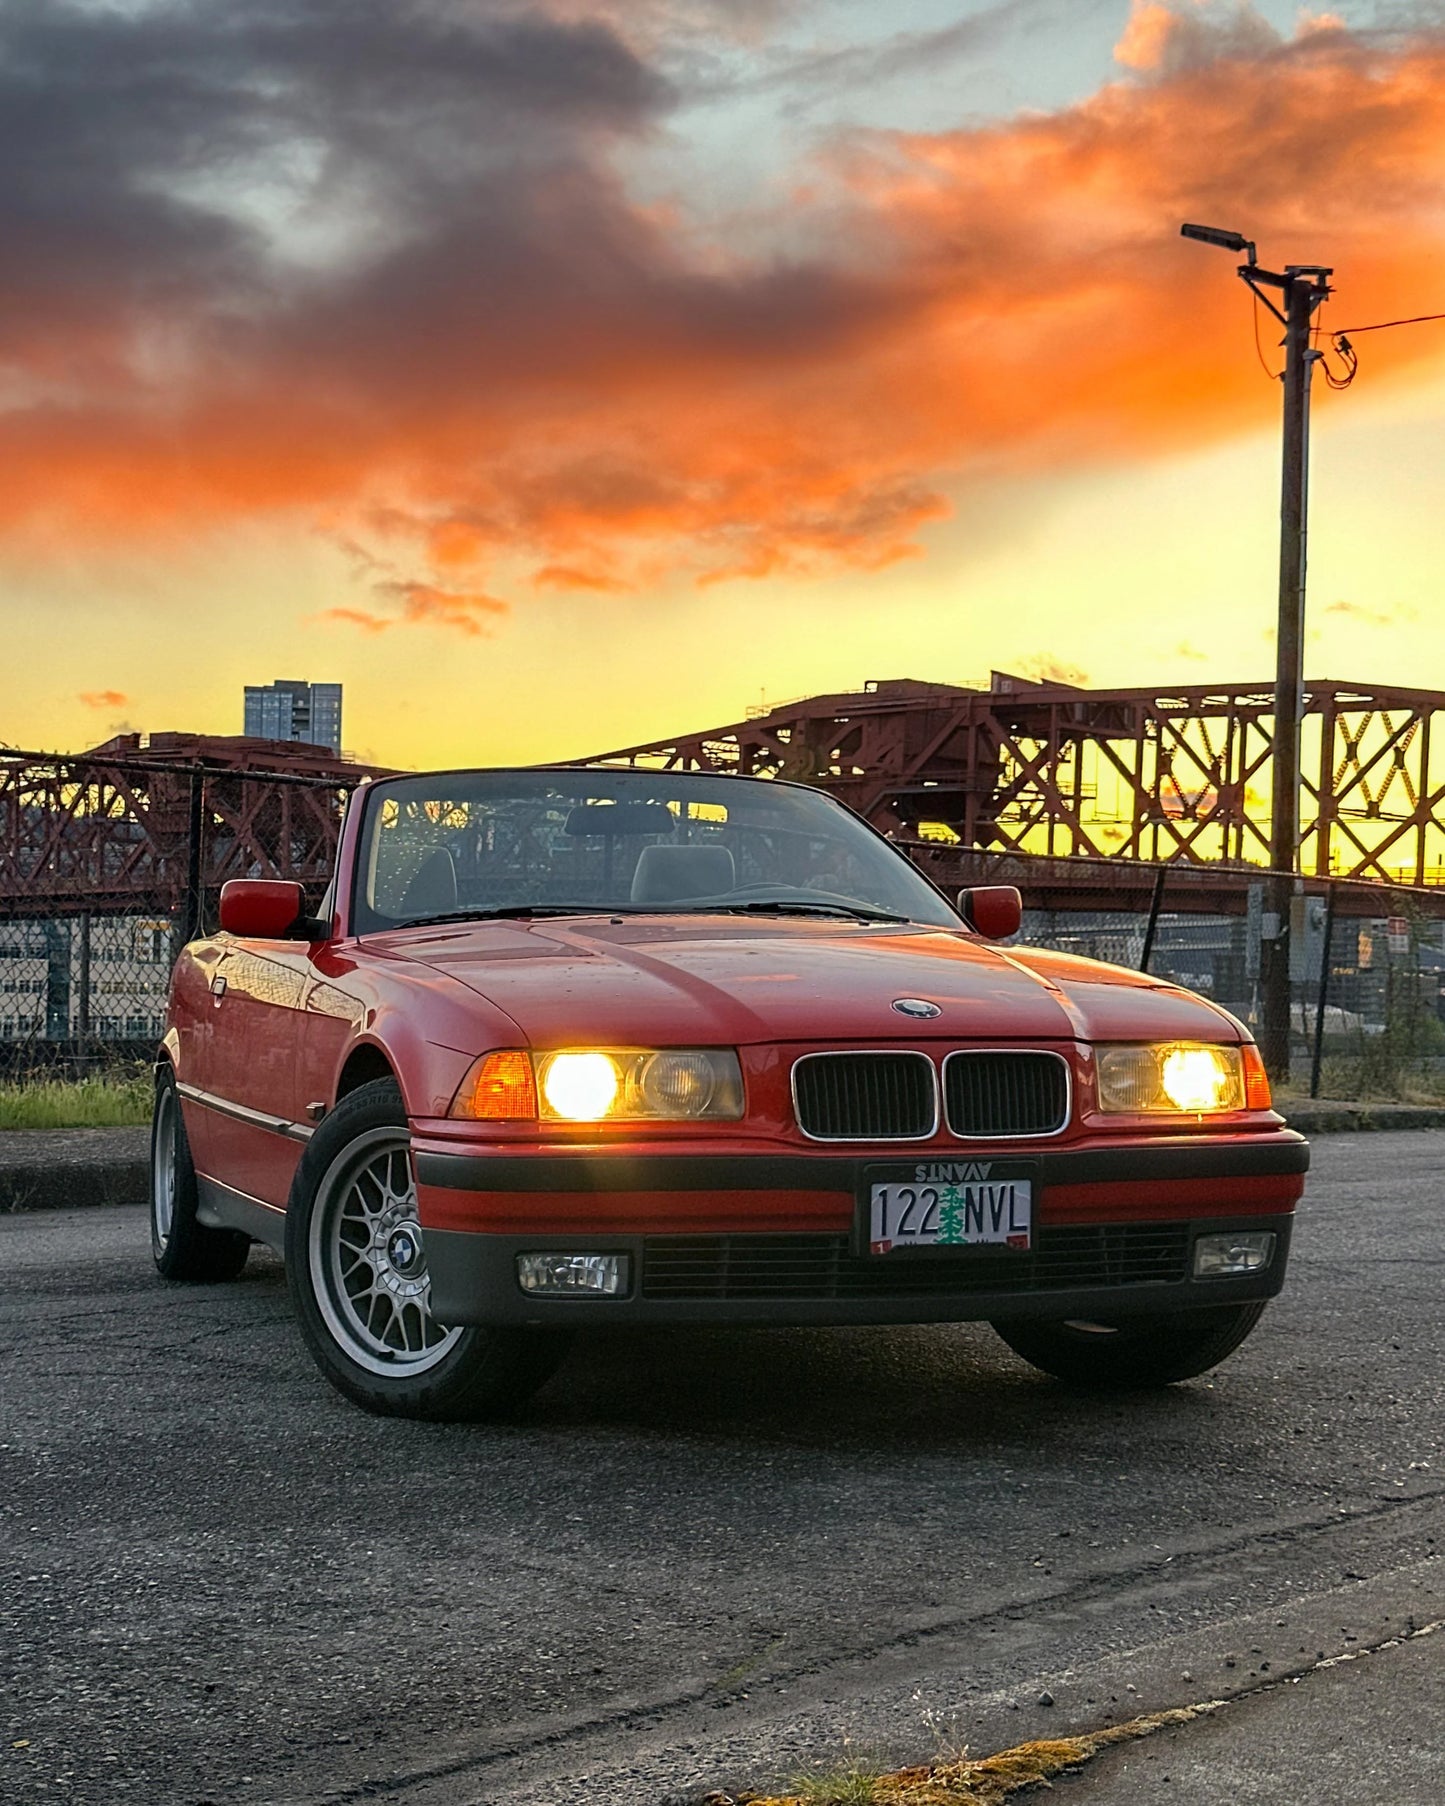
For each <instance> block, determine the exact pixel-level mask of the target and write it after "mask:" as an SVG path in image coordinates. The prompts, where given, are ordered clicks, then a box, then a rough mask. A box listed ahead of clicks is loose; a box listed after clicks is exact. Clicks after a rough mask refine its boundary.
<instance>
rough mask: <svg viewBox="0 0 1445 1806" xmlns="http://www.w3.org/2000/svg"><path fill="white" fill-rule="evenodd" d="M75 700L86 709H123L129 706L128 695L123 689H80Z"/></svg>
mask: <svg viewBox="0 0 1445 1806" xmlns="http://www.w3.org/2000/svg"><path fill="white" fill-rule="evenodd" d="M76 701H77V702H83V703H84V704H85V706H86V708H88V709H123V708H126V707H128V706H129V704H130V697H129V696H127V695H126V694H125V692H124V691H123V690H81V691H80V692H79V694H78V695H77V697H76Z"/></svg>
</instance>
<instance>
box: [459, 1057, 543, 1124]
mask: <svg viewBox="0 0 1445 1806" xmlns="http://www.w3.org/2000/svg"><path fill="white" fill-rule="evenodd" d="M448 1114H450V1115H452V1116H464V1117H467V1118H468V1119H469V1120H471V1121H473V1122H535V1121H536V1118H537V1080H536V1078H535V1076H534V1074H533V1072H532V1061H531V1057H530V1055H528V1054H526V1053H524V1052H523V1051H522V1049H521V1048H520V1047H506V1048H503V1049H501V1051H500V1052H498V1053H489V1054H483V1055H482V1057H481V1059H480V1060H478V1061H477V1063H476V1065H475V1066H473V1067H472V1069H471V1071H470V1072H469V1073H468V1074H467V1076H466V1077H465V1078H464V1079H463V1080H462V1082H461V1086H460V1088H459V1089H458V1091H457V1094H456V1096H455V1097H454V1098H453V1099H452V1107H451V1110H450V1111H449V1113H448Z"/></svg>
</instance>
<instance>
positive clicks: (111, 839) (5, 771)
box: [0, 734, 369, 919]
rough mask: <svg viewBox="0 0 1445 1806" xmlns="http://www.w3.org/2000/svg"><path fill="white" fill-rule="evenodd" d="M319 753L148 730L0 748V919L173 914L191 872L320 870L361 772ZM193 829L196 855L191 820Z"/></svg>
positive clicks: (320, 882) (227, 874)
mask: <svg viewBox="0 0 1445 1806" xmlns="http://www.w3.org/2000/svg"><path fill="white" fill-rule="evenodd" d="M368 769H369V768H367V767H365V766H360V765H356V764H353V763H351V762H349V761H346V760H341V759H336V758H334V757H332V756H331V755H330V754H329V753H328V752H327V751H326V750H325V749H324V748H319V747H310V746H301V745H298V744H295V743H292V742H278V741H268V740H252V739H246V738H244V737H240V736H237V737H234V738H232V737H217V736H202V735H193V734H155V735H152V736H151V737H150V739H149V741H148V743H146V744H145V745H142V744H141V743H140V740H139V737H138V736H136V735H127V736H123V737H122V738H120V739H118V740H113V741H109V742H107V743H106V745H104V746H102V747H98V748H96V749H95V750H94V751H93V752H90V753H86V754H76V755H69V754H43V753H24V752H13V751H8V750H3V749H0V914H3V915H5V916H7V917H9V918H11V919H15V918H20V917H41V916H51V915H55V914H56V913H57V912H60V913H66V912H70V911H75V910H79V909H84V910H89V911H93V912H96V913H101V914H105V913H112V914H121V913H126V912H130V911H136V910H144V911H147V912H154V913H157V914H168V913H169V914H175V913H177V912H179V911H180V910H181V908H182V905H183V902H184V900H185V899H186V898H187V896H188V895H189V891H190V886H191V880H192V877H193V876H194V877H195V878H196V879H197V880H198V881H199V885H200V887H201V889H202V890H203V891H204V892H207V893H210V894H214V893H215V891H216V890H218V889H219V887H220V886H221V885H222V884H223V883H225V881H226V880H227V879H228V878H244V877H287V878H294V879H296V880H298V881H299V882H301V883H303V884H307V885H310V886H312V887H313V888H317V889H319V888H320V887H322V886H324V885H325V883H326V882H327V880H328V879H329V877H330V874H331V865H332V857H333V854H334V851H335V846H336V834H337V828H338V825H339V822H340V815H341V806H342V803H343V801H344V798H345V796H346V795H347V793H348V792H349V791H350V790H351V789H352V788H353V787H354V786H355V785H356V784H357V783H359V782H360V780H361V779H362V778H363V777H365V776H366V775H367V774H368ZM193 823H199V827H200V839H199V850H198V858H196V859H194V860H193V857H192V844H191V843H192V827H193Z"/></svg>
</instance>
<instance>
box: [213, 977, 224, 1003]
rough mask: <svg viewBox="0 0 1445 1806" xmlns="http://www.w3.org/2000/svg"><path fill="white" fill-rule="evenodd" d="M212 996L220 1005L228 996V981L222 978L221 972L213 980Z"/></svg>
mask: <svg viewBox="0 0 1445 1806" xmlns="http://www.w3.org/2000/svg"><path fill="white" fill-rule="evenodd" d="M211 995H212V997H214V998H215V1000H216V1002H217V1003H219V1002H220V1001H221V999H222V998H223V997H224V996H225V995H226V981H225V979H224V978H222V977H221V975H220V973H219V972H218V973H217V974H216V976H215V977H214V978H213V979H212V980H211Z"/></svg>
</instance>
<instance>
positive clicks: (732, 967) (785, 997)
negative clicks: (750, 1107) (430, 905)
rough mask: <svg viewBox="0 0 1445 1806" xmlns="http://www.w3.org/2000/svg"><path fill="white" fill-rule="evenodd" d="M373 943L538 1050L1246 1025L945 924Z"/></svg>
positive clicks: (454, 934) (1095, 1033)
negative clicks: (915, 1007) (898, 1003)
mask: <svg viewBox="0 0 1445 1806" xmlns="http://www.w3.org/2000/svg"><path fill="white" fill-rule="evenodd" d="M372 944H373V945H378V944H381V945H384V948H385V951H386V952H387V953H388V954H390V955H392V956H393V957H401V958H405V959H409V960H415V961H417V962H420V963H422V964H425V965H427V966H429V967H432V968H433V969H435V970H437V971H439V972H442V973H445V974H447V975H448V976H450V977H451V978H453V979H454V980H456V981H457V982H459V983H460V984H463V985H465V986H467V987H469V988H470V989H471V990H473V991H476V992H477V993H479V994H480V995H481V996H483V997H486V998H487V999H489V1000H490V1001H491V1002H493V1003H495V1004H497V1005H498V1006H499V1007H500V1008H501V1009H503V1010H505V1011H506V1012H507V1014H508V1015H509V1016H510V1017H511V1018H512V1019H513V1021H515V1022H517V1023H518V1024H520V1025H521V1027H522V1028H523V1029H524V1030H525V1032H526V1034H527V1035H528V1036H529V1038H530V1039H531V1041H532V1043H533V1045H535V1046H538V1047H559V1046H568V1045H571V1046H575V1045H578V1044H585V1043H592V1044H594V1045H595V1044H598V1043H602V1044H611V1045H614V1046H621V1045H629V1044H630V1045H642V1046H646V1045H663V1046H669V1045H670V1046H686V1045H688V1044H692V1045H695V1046H743V1045H747V1044H749V1043H753V1042H759V1041H811V1042H816V1041H831V1040H839V1039H842V1040H850V1041H855V1042H861V1043H864V1044H867V1043H870V1042H875V1043H877V1042H881V1043H886V1042H888V1041H890V1040H894V1039H898V1040H904V1041H916V1040H918V1039H920V1038H924V1039H933V1038H947V1039H950V1040H958V1039H975V1038H1001V1039H1007V1040H1013V1039H1020V1040H1040V1039H1043V1040H1068V1039H1073V1038H1075V1037H1077V1038H1080V1039H1089V1040H1127V1039H1134V1038H1139V1039H1144V1038H1160V1039H1163V1038H1169V1037H1174V1036H1181V1037H1187V1036H1193V1037H1205V1038H1208V1039H1213V1040H1225V1039H1232V1038H1233V1036H1234V1034H1235V1032H1236V1031H1235V1027H1234V1024H1233V1021H1232V1019H1231V1018H1229V1017H1227V1016H1225V1015H1224V1013H1223V1012H1222V1011H1220V1010H1217V1009H1215V1008H1214V1007H1213V1006H1212V1005H1211V1004H1209V1003H1206V1002H1205V1001H1204V1000H1203V999H1201V998H1197V997H1193V996H1191V995H1190V994H1189V993H1188V992H1184V991H1180V990H1178V989H1176V988H1174V987H1173V986H1169V985H1165V984H1161V983H1160V982H1159V981H1157V980H1155V979H1150V978H1147V977H1144V976H1142V975H1141V974H1139V973H1135V972H1129V971H1125V970H1123V969H1121V968H1118V967H1114V966H1105V965H1100V964H1098V963H1096V962H1095V961H1092V960H1084V959H1076V958H1073V957H1072V956H1069V955H1065V954H1054V953H1046V952H1041V951H1038V950H1031V949H1026V948H1009V949H1003V948H999V947H994V946H991V945H989V944H987V943H985V942H981V941H977V940H975V939H973V938H972V937H970V936H968V935H965V934H962V933H957V932H949V931H948V930H945V929H929V928H916V927H897V928H895V927H891V926H890V927H879V926H863V925H857V924H853V923H848V922H842V921H839V922H832V921H820V920H817V919H804V918H778V919H769V920H767V921H757V920H748V921H743V920H739V919H738V918H736V917H728V916H697V917H686V916H627V917H622V918H619V919H609V918H608V917H605V916H585V917H572V918H566V919H556V918H553V919H550V920H540V921H536V922H525V921H518V922H511V921H508V922H498V921H489V922H478V923H465V924H458V923H448V924H438V925H437V926H436V927H433V928H416V929H409V930H405V931H398V932H395V933H391V934H387V935H384V936H376V937H374V939H373V940H372ZM378 950H380V946H379V948H378ZM897 998H922V999H924V1000H926V1001H928V1002H930V1003H936V1004H937V1005H938V1006H939V1009H940V1012H941V1013H940V1015H939V1016H938V1017H937V1018H936V1019H935V1020H932V1021H927V1022H919V1021H912V1020H910V1019H909V1018H908V1017H906V1016H904V1015H902V1014H900V1013H899V1012H898V1011H896V1010H894V1009H893V1008H892V1007H891V1006H892V1004H893V1002H894V1000H895V999H897Z"/></svg>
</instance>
